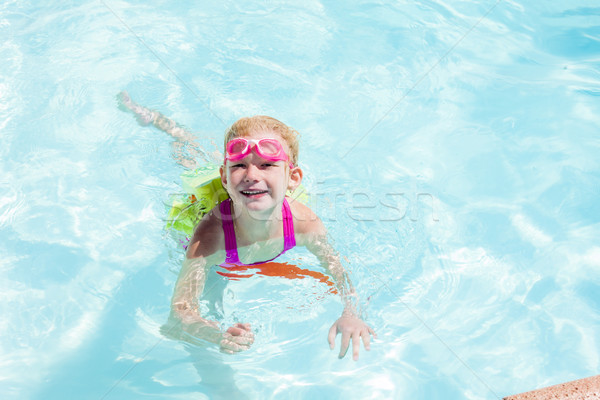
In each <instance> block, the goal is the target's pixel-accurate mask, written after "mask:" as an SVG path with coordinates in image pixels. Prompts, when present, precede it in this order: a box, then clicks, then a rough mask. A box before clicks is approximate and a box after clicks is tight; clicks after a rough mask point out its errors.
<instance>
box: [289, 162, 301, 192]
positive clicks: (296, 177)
mask: <svg viewBox="0 0 600 400" xmlns="http://www.w3.org/2000/svg"><path fill="white" fill-rule="evenodd" d="M302 175H303V173H302V169H301V168H300V167H294V168H292V169H291V170H290V178H289V179H288V187H287V188H288V190H290V191H292V192H293V191H294V190H296V188H297V187H298V186H300V184H301V183H302Z"/></svg>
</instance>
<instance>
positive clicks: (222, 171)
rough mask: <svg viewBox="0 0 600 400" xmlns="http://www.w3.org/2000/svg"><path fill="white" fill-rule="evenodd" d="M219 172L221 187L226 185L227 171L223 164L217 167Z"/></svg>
mask: <svg viewBox="0 0 600 400" xmlns="http://www.w3.org/2000/svg"><path fill="white" fill-rule="evenodd" d="M219 174H221V183H222V184H223V187H225V186H226V185H227V172H226V171H225V165H221V166H220V167H219Z"/></svg>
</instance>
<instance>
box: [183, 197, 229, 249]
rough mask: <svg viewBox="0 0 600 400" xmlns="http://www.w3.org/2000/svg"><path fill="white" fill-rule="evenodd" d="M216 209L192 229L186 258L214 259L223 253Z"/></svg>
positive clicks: (219, 221)
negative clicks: (192, 232)
mask: <svg viewBox="0 0 600 400" xmlns="http://www.w3.org/2000/svg"><path fill="white" fill-rule="evenodd" d="M218 212H219V211H218V207H215V208H213V209H212V210H211V211H209V212H208V213H207V214H206V215H204V217H202V219H201V220H200V222H199V223H198V225H197V226H196V228H195V229H194V234H193V235H192V239H191V240H190V244H189V246H188V249H187V258H198V257H213V256H214V257H216V258H220V256H221V253H222V254H223V260H224V259H225V257H224V252H225V236H224V234H223V227H222V223H221V218H220V217H219V215H218Z"/></svg>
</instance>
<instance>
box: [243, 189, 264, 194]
mask: <svg viewBox="0 0 600 400" xmlns="http://www.w3.org/2000/svg"><path fill="white" fill-rule="evenodd" d="M242 193H244V194H250V195H252V194H261V193H267V191H266V190H244V191H242Z"/></svg>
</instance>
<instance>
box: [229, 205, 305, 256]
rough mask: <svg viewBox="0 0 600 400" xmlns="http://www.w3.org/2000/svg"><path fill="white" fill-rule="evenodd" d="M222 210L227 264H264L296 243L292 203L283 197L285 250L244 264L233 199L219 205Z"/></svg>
mask: <svg viewBox="0 0 600 400" xmlns="http://www.w3.org/2000/svg"><path fill="white" fill-rule="evenodd" d="M219 210H220V211H221V221H222V223H223V233H224V234H225V252H226V255H225V265H221V266H226V265H229V266H231V264H234V265H256V264H262V263H266V262H269V261H273V260H274V259H275V258H277V257H279V256H280V255H282V254H283V253H285V252H286V251H288V250H289V249H291V248H292V247H294V246H295V245H296V237H295V236H294V218H293V216H292V211H291V210H290V205H289V204H288V202H287V200H286V199H283V207H282V208H281V214H282V218H283V251H282V252H281V253H279V255H278V256H276V257H274V258H272V259H270V260H266V261H259V262H255V263H252V264H243V263H242V262H240V258H239V256H238V251H237V241H236V240H235V228H234V226H233V218H231V199H227V200H225V201H223V202H221V204H220V205H219Z"/></svg>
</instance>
